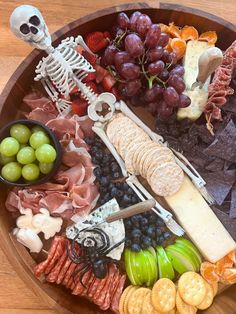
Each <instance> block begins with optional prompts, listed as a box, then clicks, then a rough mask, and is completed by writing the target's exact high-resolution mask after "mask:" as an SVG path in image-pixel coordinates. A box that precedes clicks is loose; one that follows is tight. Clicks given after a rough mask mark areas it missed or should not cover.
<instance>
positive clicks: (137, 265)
mask: <svg viewBox="0 0 236 314" xmlns="http://www.w3.org/2000/svg"><path fill="white" fill-rule="evenodd" d="M130 261H131V268H132V271H133V274H134V277H135V280H136V282H137V285H138V286H141V285H142V284H143V283H144V282H145V279H144V278H143V277H144V276H143V269H144V264H145V258H144V256H143V253H142V251H140V252H132V251H130Z"/></svg>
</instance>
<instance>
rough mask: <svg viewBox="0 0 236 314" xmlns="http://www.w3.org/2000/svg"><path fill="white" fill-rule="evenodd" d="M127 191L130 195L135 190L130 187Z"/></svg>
mask: <svg viewBox="0 0 236 314" xmlns="http://www.w3.org/2000/svg"><path fill="white" fill-rule="evenodd" d="M126 193H127V194H128V195H133V194H134V191H133V190H132V189H131V188H128V189H127V191H126Z"/></svg>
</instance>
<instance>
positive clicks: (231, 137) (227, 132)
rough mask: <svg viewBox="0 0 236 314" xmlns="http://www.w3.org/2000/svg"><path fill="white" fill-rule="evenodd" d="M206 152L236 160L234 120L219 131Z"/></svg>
mask: <svg viewBox="0 0 236 314" xmlns="http://www.w3.org/2000/svg"><path fill="white" fill-rule="evenodd" d="M204 153H205V154H206V155H210V156H215V157H219V158H221V159H225V160H228V161H231V162H236V126H235V124H234V122H233V121H232V120H230V121H229V123H228V124H227V125H226V127H225V128H224V129H223V130H222V131H221V132H220V133H218V135H217V137H216V139H215V140H214V141H213V143H212V144H211V145H210V146H208V147H207V148H206V149H205V150H204Z"/></svg>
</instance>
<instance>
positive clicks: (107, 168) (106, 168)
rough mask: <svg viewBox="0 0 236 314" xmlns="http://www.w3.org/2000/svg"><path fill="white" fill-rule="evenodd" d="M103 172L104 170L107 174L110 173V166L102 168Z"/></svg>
mask: <svg viewBox="0 0 236 314" xmlns="http://www.w3.org/2000/svg"><path fill="white" fill-rule="evenodd" d="M102 172H103V174H105V175H107V174H109V173H110V169H109V167H104V168H103V169H102Z"/></svg>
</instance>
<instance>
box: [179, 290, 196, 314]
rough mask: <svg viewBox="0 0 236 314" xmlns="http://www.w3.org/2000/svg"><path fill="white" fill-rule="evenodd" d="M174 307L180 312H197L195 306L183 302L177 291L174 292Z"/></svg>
mask: <svg viewBox="0 0 236 314" xmlns="http://www.w3.org/2000/svg"><path fill="white" fill-rule="evenodd" d="M176 307H177V310H178V312H179V313H180V314H196V313H197V308H196V306H193V305H190V304H187V303H185V302H184V300H183V299H182V298H181V296H180V294H179V292H178V291H177V292H176Z"/></svg>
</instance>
